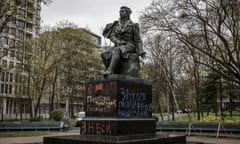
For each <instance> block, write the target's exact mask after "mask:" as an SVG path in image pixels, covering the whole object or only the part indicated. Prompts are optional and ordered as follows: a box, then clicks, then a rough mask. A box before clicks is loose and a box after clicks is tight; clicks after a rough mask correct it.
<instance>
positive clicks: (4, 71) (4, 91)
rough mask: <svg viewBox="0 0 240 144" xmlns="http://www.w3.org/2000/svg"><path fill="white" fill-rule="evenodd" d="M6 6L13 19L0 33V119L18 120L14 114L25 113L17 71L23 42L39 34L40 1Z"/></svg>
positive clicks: (12, 1) (13, 1)
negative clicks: (12, 8)
mask: <svg viewBox="0 0 240 144" xmlns="http://www.w3.org/2000/svg"><path fill="white" fill-rule="evenodd" d="M6 3H9V5H11V6H13V7H14V12H12V14H13V15H14V16H12V17H11V19H10V21H9V22H8V24H7V27H4V30H3V32H2V33H0V60H1V61H0V62H1V64H0V119H12V118H13V117H15V118H17V117H20V116H19V115H16V114H19V113H27V111H29V106H28V104H27V102H26V101H27V100H28V99H27V97H26V87H25V86H23V85H22V81H23V80H24V74H23V73H22V72H19V70H20V71H21V67H22V64H23V63H24V52H25V45H24V43H25V41H26V39H28V38H32V37H35V36H37V35H38V34H39V30H40V11H41V0H6ZM21 117H22V115H21ZM23 117H27V115H23Z"/></svg>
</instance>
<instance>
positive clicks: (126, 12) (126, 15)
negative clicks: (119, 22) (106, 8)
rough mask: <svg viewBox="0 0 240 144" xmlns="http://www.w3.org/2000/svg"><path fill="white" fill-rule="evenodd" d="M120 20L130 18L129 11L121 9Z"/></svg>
mask: <svg viewBox="0 0 240 144" xmlns="http://www.w3.org/2000/svg"><path fill="white" fill-rule="evenodd" d="M119 14H120V18H124V17H128V16H129V13H128V10H127V9H120V12H119Z"/></svg>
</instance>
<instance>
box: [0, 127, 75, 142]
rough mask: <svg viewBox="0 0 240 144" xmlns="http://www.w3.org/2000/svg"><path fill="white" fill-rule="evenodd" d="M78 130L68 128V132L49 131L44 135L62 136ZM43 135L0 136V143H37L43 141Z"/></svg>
mask: <svg viewBox="0 0 240 144" xmlns="http://www.w3.org/2000/svg"><path fill="white" fill-rule="evenodd" d="M79 134H80V131H79V130H78V129H73V130H69V131H68V132H58V131H54V132H53V131H50V132H48V135H45V136H63V135H79ZM45 136H35V137H16V138H12V137H11V138H9V137H6V138H3V137H1V138H0V144H34V143H35V144H37V143H43V137H45Z"/></svg>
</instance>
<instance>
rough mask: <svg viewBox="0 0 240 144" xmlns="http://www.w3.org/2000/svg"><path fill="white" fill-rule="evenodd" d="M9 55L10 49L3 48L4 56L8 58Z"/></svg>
mask: <svg viewBox="0 0 240 144" xmlns="http://www.w3.org/2000/svg"><path fill="white" fill-rule="evenodd" d="M7 55H8V49H7V48H3V56H7Z"/></svg>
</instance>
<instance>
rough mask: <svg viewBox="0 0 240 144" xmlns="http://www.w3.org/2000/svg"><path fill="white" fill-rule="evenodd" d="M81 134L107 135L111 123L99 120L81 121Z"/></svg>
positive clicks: (109, 131) (109, 132)
mask: <svg viewBox="0 0 240 144" xmlns="http://www.w3.org/2000/svg"><path fill="white" fill-rule="evenodd" d="M81 134H97V135H106V134H108V135H109V134H111V124H110V123H105V122H101V121H99V122H96V121H92V122H91V121H82V124H81Z"/></svg>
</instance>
